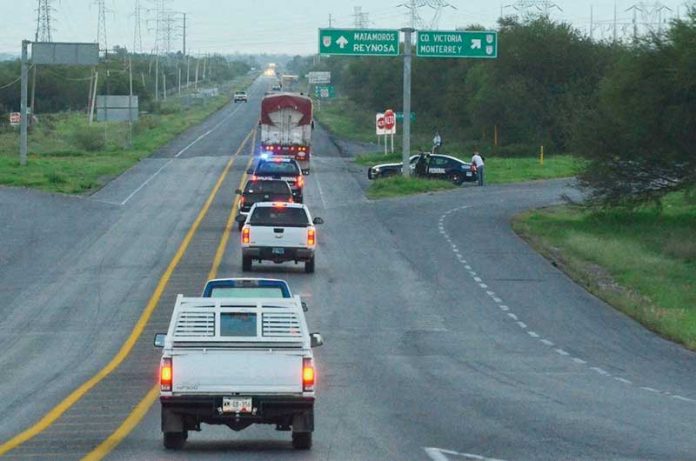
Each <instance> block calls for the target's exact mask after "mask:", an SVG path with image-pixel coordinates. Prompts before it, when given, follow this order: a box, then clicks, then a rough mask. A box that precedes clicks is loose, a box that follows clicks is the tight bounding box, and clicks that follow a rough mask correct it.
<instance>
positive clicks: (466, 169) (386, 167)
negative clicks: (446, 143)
mask: <svg viewBox="0 0 696 461" xmlns="http://www.w3.org/2000/svg"><path fill="white" fill-rule="evenodd" d="M421 156H424V159H423V160H424V161H425V162H426V164H425V168H424V173H423V174H422V176H424V177H426V178H435V179H444V180H449V181H452V182H453V183H454V184H457V185H459V184H462V183H463V182H474V181H476V179H477V176H476V169H475V168H472V166H471V164H470V163H468V162H465V161H463V160H460V159H458V158H456V157H452V156H450V155H444V154H432V155H427V154H425V153H423V154H419V155H412V156H411V158H410V161H409V167H410V170H411V175H412V176H415V175H416V171H417V168H416V165H417V164H418V160H419V159H420V158H421ZM401 166H402V163H401V162H399V163H383V164H381V165H375V166H373V167H371V168H369V169H368V170H367V177H368V178H369V179H378V178H386V177H389V176H395V175H398V174H401Z"/></svg>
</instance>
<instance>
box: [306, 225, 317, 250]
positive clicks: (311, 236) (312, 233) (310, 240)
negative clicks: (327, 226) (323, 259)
mask: <svg viewBox="0 0 696 461" xmlns="http://www.w3.org/2000/svg"><path fill="white" fill-rule="evenodd" d="M316 243H317V231H316V229H311V228H310V229H307V246H314V245H315V244H316Z"/></svg>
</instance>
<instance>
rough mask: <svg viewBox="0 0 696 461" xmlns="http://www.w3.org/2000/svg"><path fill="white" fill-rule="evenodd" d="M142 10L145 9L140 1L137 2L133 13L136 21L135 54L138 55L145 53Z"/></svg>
mask: <svg viewBox="0 0 696 461" xmlns="http://www.w3.org/2000/svg"><path fill="white" fill-rule="evenodd" d="M142 10H143V7H142V5H141V4H140V0H135V12H134V13H133V17H134V21H135V27H134V29H133V52H137V53H142V52H143V33H142V30H141V28H140V26H141V24H142V19H143V18H142V15H141V12H142Z"/></svg>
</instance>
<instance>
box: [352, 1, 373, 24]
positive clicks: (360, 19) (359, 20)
mask: <svg viewBox="0 0 696 461" xmlns="http://www.w3.org/2000/svg"><path fill="white" fill-rule="evenodd" d="M353 19H354V24H355V28H356V29H364V28H366V27H368V25H369V24H370V20H369V15H368V13H363V11H362V7H361V6H356V7H353Z"/></svg>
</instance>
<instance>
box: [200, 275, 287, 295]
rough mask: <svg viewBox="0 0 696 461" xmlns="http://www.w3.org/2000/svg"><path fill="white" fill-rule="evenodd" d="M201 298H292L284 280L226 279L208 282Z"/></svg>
mask: <svg viewBox="0 0 696 461" xmlns="http://www.w3.org/2000/svg"><path fill="white" fill-rule="evenodd" d="M201 297H203V298H292V292H291V291H290V286H289V285H288V282H286V281H285V280H279V279H265V278H226V279H212V280H208V282H207V283H206V284H205V287H204V288H203V294H201Z"/></svg>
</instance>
